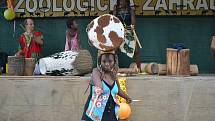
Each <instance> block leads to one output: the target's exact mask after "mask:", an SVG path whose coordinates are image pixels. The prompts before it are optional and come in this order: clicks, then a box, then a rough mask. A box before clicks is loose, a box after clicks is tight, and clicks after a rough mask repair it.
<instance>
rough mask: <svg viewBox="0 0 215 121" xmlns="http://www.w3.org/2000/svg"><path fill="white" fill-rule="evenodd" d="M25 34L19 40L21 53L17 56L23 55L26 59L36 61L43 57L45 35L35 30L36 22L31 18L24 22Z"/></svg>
mask: <svg viewBox="0 0 215 121" xmlns="http://www.w3.org/2000/svg"><path fill="white" fill-rule="evenodd" d="M24 25H25V32H24V33H23V34H22V35H21V36H20V38H19V44H20V47H19V51H18V53H17V54H16V55H18V56H20V55H23V56H25V57H26V58H35V60H36V61H38V60H39V58H40V57H41V52H42V45H43V44H44V39H43V35H42V33H41V32H39V31H35V29H34V21H33V20H32V19H30V18H28V19H26V20H25V21H24Z"/></svg>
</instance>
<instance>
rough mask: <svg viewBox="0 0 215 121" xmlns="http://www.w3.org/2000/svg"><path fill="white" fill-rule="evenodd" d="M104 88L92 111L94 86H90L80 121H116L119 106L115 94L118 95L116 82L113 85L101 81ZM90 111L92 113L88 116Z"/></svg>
mask: <svg viewBox="0 0 215 121" xmlns="http://www.w3.org/2000/svg"><path fill="white" fill-rule="evenodd" d="M102 85H103V88H104V93H102V95H101V96H100V97H99V98H98V100H97V101H96V103H95V104H96V105H95V107H94V108H93V109H92V103H93V102H94V99H95V98H93V97H94V96H95V95H94V93H95V92H94V91H93V90H94V86H91V89H90V95H89V97H88V99H87V102H86V104H85V107H84V112H83V116H82V121H118V110H119V105H118V101H117V99H116V94H117V93H118V86H117V84H116V81H114V83H113V85H109V84H107V83H106V82H105V81H102ZM90 110H92V111H93V113H92V115H91V116H89V111H90Z"/></svg>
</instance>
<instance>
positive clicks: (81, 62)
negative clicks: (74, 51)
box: [73, 50, 93, 75]
mask: <svg viewBox="0 0 215 121" xmlns="http://www.w3.org/2000/svg"><path fill="white" fill-rule="evenodd" d="M73 66H74V72H73V75H84V74H87V73H90V72H91V71H92V68H93V59H92V56H91V54H90V52H89V51H88V50H79V54H78V55H77V57H76V59H75V61H74V63H73Z"/></svg>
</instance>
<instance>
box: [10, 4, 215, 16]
mask: <svg viewBox="0 0 215 121" xmlns="http://www.w3.org/2000/svg"><path fill="white" fill-rule="evenodd" d="M130 1H131V6H133V7H135V13H136V15H138V16H154V15H158V16H169V15H170V16H171V15H195V16H199V15H209V16H212V15H215V0H130ZM115 3H116V0H14V4H15V11H16V14H17V17H60V16H98V15H101V14H105V13H110V12H111V11H113V8H114V5H115Z"/></svg>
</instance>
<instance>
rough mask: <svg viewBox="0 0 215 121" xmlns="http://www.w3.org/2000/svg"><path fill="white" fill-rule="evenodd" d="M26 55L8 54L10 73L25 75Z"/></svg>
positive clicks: (12, 74)
mask: <svg viewBox="0 0 215 121" xmlns="http://www.w3.org/2000/svg"><path fill="white" fill-rule="evenodd" d="M24 63H25V57H24V56H21V57H17V56H8V75H11V76H23V74H24Z"/></svg>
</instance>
